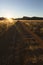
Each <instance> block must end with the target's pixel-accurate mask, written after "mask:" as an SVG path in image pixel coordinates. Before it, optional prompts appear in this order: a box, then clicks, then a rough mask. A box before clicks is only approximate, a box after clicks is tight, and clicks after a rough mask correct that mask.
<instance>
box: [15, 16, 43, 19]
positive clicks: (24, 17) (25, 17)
mask: <svg viewBox="0 0 43 65" xmlns="http://www.w3.org/2000/svg"><path fill="white" fill-rule="evenodd" d="M15 20H43V17H27V16H23V17H22V18H16V19H15Z"/></svg>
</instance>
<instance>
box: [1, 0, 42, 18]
mask: <svg viewBox="0 0 43 65" xmlns="http://www.w3.org/2000/svg"><path fill="white" fill-rule="evenodd" d="M23 16H29V17H32V16H37V17H43V0H0V17H13V18H18V17H23Z"/></svg>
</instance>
